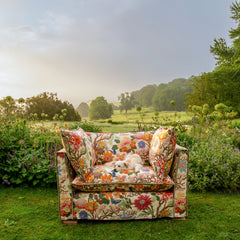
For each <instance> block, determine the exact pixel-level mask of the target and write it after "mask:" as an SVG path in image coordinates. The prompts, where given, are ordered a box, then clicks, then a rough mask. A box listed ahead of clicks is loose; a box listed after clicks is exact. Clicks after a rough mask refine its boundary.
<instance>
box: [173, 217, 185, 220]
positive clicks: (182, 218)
mask: <svg viewBox="0 0 240 240" xmlns="http://www.w3.org/2000/svg"><path fill="white" fill-rule="evenodd" d="M174 219H175V220H186V217H179V218H174Z"/></svg>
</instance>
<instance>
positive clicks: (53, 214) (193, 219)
mask: <svg viewBox="0 0 240 240" xmlns="http://www.w3.org/2000/svg"><path fill="white" fill-rule="evenodd" d="M0 202H1V204H0V212H1V214H0V233H1V234H0V239H3V240H5V239H6V240H10V239H40V240H41V239H64V240H67V239H71V240H72V239H73V240H74V239H97V240H101V239H103V240H106V239H164V240H165V239H166V240H167V239H184V240H185V239H199V240H200V239H201V240H202V239H224V240H226V239H234V240H235V239H240V224H239V222H240V212H239V209H240V201H239V195H237V194H235V195H225V194H223V195H219V194H213V193H206V194H199V193H190V194H189V217H188V218H187V220H185V221H176V220H171V219H159V220H141V221H105V222H104V221H81V222H80V223H79V224H78V225H75V226H63V225H62V224H61V221H60V220H59V213H58V195H57V190H56V189H41V188H35V189H33V188H24V187H21V188H3V187H1V188H0Z"/></svg>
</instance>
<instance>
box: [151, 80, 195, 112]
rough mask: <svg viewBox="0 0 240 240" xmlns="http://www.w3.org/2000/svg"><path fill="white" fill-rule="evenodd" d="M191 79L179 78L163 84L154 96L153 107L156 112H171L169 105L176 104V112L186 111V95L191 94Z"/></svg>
mask: <svg viewBox="0 0 240 240" xmlns="http://www.w3.org/2000/svg"><path fill="white" fill-rule="evenodd" d="M191 91H192V90H191V87H190V86H189V79H185V78H178V79H174V80H173V81H171V82H169V83H161V84H160V85H159V86H158V87H157V90H156V92H155V94H154V96H153V100H152V101H153V107H154V109H155V110H156V111H171V110H172V107H171V104H169V103H170V102H171V101H174V102H175V110H176V111H182V110H184V109H185V107H184V100H185V97H186V93H189V92H191Z"/></svg>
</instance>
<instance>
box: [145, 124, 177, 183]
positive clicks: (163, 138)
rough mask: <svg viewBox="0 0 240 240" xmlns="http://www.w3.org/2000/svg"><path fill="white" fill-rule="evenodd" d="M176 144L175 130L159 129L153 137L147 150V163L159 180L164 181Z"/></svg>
mask: <svg viewBox="0 0 240 240" xmlns="http://www.w3.org/2000/svg"><path fill="white" fill-rule="evenodd" d="M176 142H177V135H176V132H175V129H174V128H173V127H172V128H169V129H167V128H159V129H158V130H157V131H156V132H155V133H154V135H153V138H152V142H151V147H150V150H149V162H150V164H151V165H152V167H153V169H154V171H155V172H156V173H157V174H158V177H159V178H160V180H162V179H164V178H165V177H166V176H167V175H168V173H169V171H170V168H171V164H172V160H173V155H174V149H175V146H176Z"/></svg>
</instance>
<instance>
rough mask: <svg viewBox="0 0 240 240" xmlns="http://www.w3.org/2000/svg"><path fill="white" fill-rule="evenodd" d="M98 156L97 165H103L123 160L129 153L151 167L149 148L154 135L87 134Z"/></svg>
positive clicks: (151, 133)
mask: <svg viewBox="0 0 240 240" xmlns="http://www.w3.org/2000/svg"><path fill="white" fill-rule="evenodd" d="M86 134H87V135H88V136H89V139H90V141H91V143H92V146H93V149H94V151H95V155H96V164H97V165H101V164H104V163H107V162H110V161H114V160H123V159H124V158H125V156H126V155H127V154H128V153H137V154H139V155H140V156H141V158H142V159H143V160H144V161H145V165H149V160H148V159H149V148H150V143H151V140H152V136H153V134H154V132H153V131H149V132H137V133H136V132H135V133H131V132H128V133H89V132H87V133H86Z"/></svg>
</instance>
